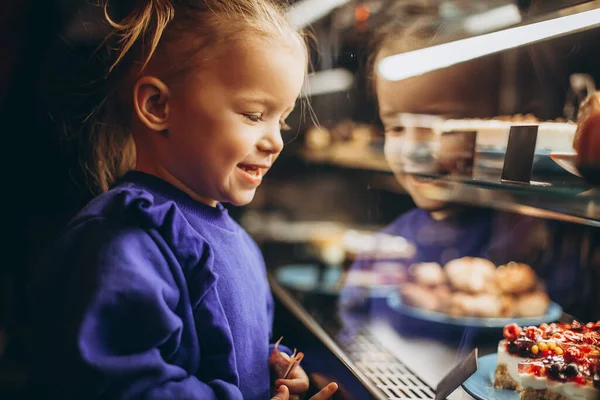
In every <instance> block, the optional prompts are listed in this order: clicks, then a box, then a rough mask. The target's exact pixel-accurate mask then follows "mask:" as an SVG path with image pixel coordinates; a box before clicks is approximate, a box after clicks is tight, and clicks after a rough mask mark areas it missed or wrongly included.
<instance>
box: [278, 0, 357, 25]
mask: <svg viewBox="0 0 600 400" xmlns="http://www.w3.org/2000/svg"><path fill="white" fill-rule="evenodd" d="M349 1H350V0H303V1H299V2H298V3H296V4H294V5H293V6H292V7H291V8H290V10H289V11H288V19H289V20H290V22H291V23H292V25H294V26H295V27H297V28H304V27H306V26H308V25H309V24H311V23H313V22H315V21H317V20H319V19H320V18H323V17H324V16H326V15H327V14H329V13H330V12H331V11H332V10H334V9H336V8H338V7H339V6H343V5H344V4H346V3H348V2H349Z"/></svg>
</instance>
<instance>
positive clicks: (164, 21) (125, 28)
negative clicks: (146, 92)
mask: <svg viewBox="0 0 600 400" xmlns="http://www.w3.org/2000/svg"><path fill="white" fill-rule="evenodd" d="M174 16H175V9H174V7H173V5H172V4H171V2H170V0H144V1H139V0H138V5H137V7H136V8H135V9H134V10H133V12H132V13H130V14H129V15H128V16H127V17H125V19H123V21H121V22H120V23H119V22H116V21H114V20H113V19H112V18H111V17H110V15H109V13H108V1H106V3H104V17H105V18H106V21H108V23H109V24H110V25H111V26H112V27H113V29H114V31H113V32H112V33H111V34H110V35H109V37H107V38H106V39H105V41H106V40H107V39H109V38H111V37H114V36H117V37H119V40H118V44H119V47H118V48H117V50H118V55H117V58H116V60H115V61H114V62H113V64H112V65H111V66H110V68H109V69H108V72H109V73H110V72H112V70H113V69H114V68H115V67H116V66H117V65H118V64H119V63H120V62H121V60H123V57H125V55H127V53H128V52H129V51H130V50H131V48H132V47H134V45H135V44H136V43H137V42H138V40H140V39H144V42H145V41H146V40H145V39H150V40H149V47H148V49H141V50H142V51H145V52H146V55H145V60H144V63H143V65H142V68H141V69H144V68H145V67H146V65H148V62H149V61H150V58H152V55H153V54H154V52H155V51H156V48H157V46H158V42H159V41H160V38H161V36H162V34H163V32H164V30H165V28H166V27H167V25H168V24H169V22H171V20H172V19H173V17H174ZM147 36H149V37H147Z"/></svg>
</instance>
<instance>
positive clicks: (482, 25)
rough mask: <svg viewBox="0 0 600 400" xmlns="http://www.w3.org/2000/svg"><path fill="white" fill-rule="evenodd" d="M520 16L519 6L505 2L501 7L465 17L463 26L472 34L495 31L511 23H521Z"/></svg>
mask: <svg viewBox="0 0 600 400" xmlns="http://www.w3.org/2000/svg"><path fill="white" fill-rule="evenodd" d="M521 21H522V17H521V12H520V11H519V7H517V6H516V5H515V4H507V5H505V6H502V7H498V8H494V9H492V10H489V11H486V12H483V13H480V14H476V15H471V16H470V17H467V18H465V22H464V23H463V26H464V27H465V30H466V31H467V32H468V33H470V34H472V35H480V34H482V33H487V32H492V31H496V30H498V29H502V28H506V27H508V26H511V25H516V24H519V23H521Z"/></svg>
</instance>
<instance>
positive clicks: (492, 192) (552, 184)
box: [298, 147, 600, 227]
mask: <svg viewBox="0 0 600 400" xmlns="http://www.w3.org/2000/svg"><path fill="white" fill-rule="evenodd" d="M298 155H299V157H300V158H302V159H303V160H304V161H306V162H309V163H319V164H328V165H333V166H337V167H341V168H349V169H361V170H369V171H373V172H378V173H379V174H377V176H374V178H373V179H374V180H376V181H377V182H376V183H377V186H378V187H385V188H387V189H389V190H393V191H397V192H399V193H405V192H403V191H402V188H401V187H400V185H399V184H398V183H397V182H395V178H394V177H393V174H392V172H391V170H390V168H389V166H388V165H387V163H386V161H385V158H384V156H383V154H382V153H381V152H380V151H377V150H374V149H370V148H363V149H356V148H355V149H353V150H350V149H349V148H342V147H340V148H338V149H336V150H334V151H325V150H323V151H319V152H309V151H307V150H304V151H301V152H299V153H298ZM382 172H384V173H386V174H381V173H382ZM421 178H423V179H424V180H430V183H431V185H429V186H428V190H427V192H426V196H427V197H429V198H431V199H433V200H440V201H448V202H455V203H460V204H470V205H476V206H482V207H490V208H495V209H499V210H505V211H512V212H517V213H520V214H524V215H530V216H534V217H541V218H550V219H555V220H560V221H566V222H573V223H577V224H583V225H588V226H594V227H600V188H594V187H593V186H592V185H590V184H588V183H587V182H585V181H584V180H583V179H581V178H578V177H574V176H568V175H561V176H559V177H548V176H546V177H543V179H542V178H541V177H540V178H537V177H536V176H535V175H534V179H535V180H539V181H540V183H541V184H535V183H534V184H530V185H527V184H512V183H504V182H501V181H500V179H489V180H488V179H486V180H483V179H464V178H456V177H445V178H439V177H425V176H422V177H421Z"/></svg>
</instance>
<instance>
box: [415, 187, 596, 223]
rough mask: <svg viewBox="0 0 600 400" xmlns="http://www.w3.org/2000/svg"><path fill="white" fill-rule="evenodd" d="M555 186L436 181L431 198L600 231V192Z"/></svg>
mask: <svg viewBox="0 0 600 400" xmlns="http://www.w3.org/2000/svg"><path fill="white" fill-rule="evenodd" d="M549 183H550V185H551V186H538V185H535V184H531V185H526V184H512V183H504V182H500V181H498V182H488V181H481V180H467V179H455V178H450V177H449V178H444V179H435V180H433V181H432V184H431V185H430V186H431V190H428V193H427V196H428V197H430V198H432V199H435V200H442V201H449V202H456V203H465V204H472V205H478V206H483V207H492V208H496V209H500V210H505V211H513V212H517V213H520V214H525V215H530V216H534V217H542V218H550V219H556V220H561V221H567V222H573V223H578V224H583V225H589V226H595V227H600V189H598V188H596V189H594V188H591V187H590V186H588V185H587V184H586V183H585V182H583V181H581V183H580V184H573V183H570V182H568V183H565V182H560V181H556V182H549Z"/></svg>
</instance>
